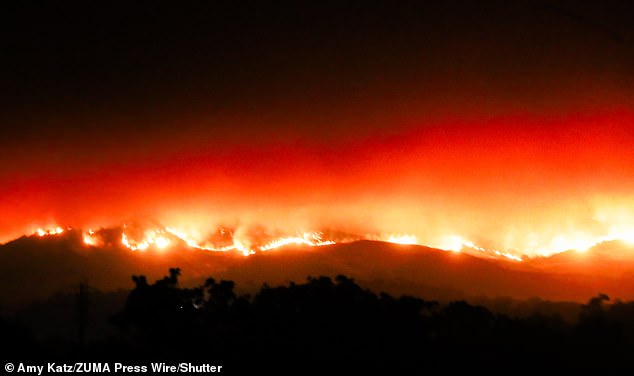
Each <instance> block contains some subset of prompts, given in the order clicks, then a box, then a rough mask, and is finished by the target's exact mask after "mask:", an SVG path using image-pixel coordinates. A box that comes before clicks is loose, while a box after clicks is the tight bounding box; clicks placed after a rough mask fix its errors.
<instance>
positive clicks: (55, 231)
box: [35, 226, 64, 237]
mask: <svg viewBox="0 0 634 376" xmlns="http://www.w3.org/2000/svg"><path fill="white" fill-rule="evenodd" d="M63 232H64V229H63V228H61V227H59V226H55V227H52V228H48V229H42V228H38V229H37V230H36V231H35V233H36V234H37V235H38V236H40V237H41V236H51V235H60V234H62V233H63Z"/></svg>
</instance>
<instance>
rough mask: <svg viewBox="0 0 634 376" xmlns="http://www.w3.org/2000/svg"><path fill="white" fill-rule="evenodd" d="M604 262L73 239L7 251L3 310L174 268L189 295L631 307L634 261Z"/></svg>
mask: <svg viewBox="0 0 634 376" xmlns="http://www.w3.org/2000/svg"><path fill="white" fill-rule="evenodd" d="M621 253H622V252H620V251H618V250H612V251H610V254H616V255H618V254H621ZM605 254H606V251H605V250H602V249H596V250H591V251H590V252H589V253H586V254H577V253H574V254H573V253H566V254H561V255H555V256H552V257H549V258H542V259H534V260H529V261H526V262H523V263H516V262H510V261H504V260H495V259H490V258H487V259H484V258H478V257H475V256H472V255H469V254H464V253H454V252H445V251H441V250H438V249H433V248H428V247H423V246H414V245H397V244H391V243H384V242H377V241H357V242H352V243H346V244H336V245H330V246H323V247H319V248H307V247H301V246H287V247H285V248H283V249H277V250H272V251H267V252H262V253H258V254H255V255H252V256H249V257H244V256H242V255H240V254H236V253H225V252H209V251H203V250H198V249H194V248H190V247H188V246H187V245H186V244H181V245H176V246H174V247H172V248H170V249H168V250H166V251H163V252H159V251H156V250H148V251H146V252H132V251H130V250H129V249H126V248H124V247H121V246H120V245H119V244H118V243H117V242H113V243H112V244H106V245H104V246H101V247H86V246H85V245H84V244H82V241H81V233H80V232H78V231H74V230H73V231H68V232H65V233H64V234H61V235H59V236H51V237H43V238H40V237H23V238H20V239H17V240H15V241H13V242H10V243H7V244H4V245H2V246H0V299H1V300H0V301H1V302H2V303H1V304H2V307H1V308H2V309H4V310H7V311H12V310H14V309H16V308H19V307H24V306H25V305H26V304H28V303H29V302H31V301H33V300H37V299H44V298H46V297H48V296H50V295H51V294H53V293H56V292H62V293H63V292H72V291H75V289H76V288H77V285H78V284H79V283H80V282H86V283H88V284H90V285H91V286H94V287H95V288H98V289H100V290H102V291H116V290H118V289H121V288H126V286H127V285H128V281H129V276H130V275H131V274H135V273H142V274H144V275H146V276H148V278H159V277H160V276H161V275H162V274H163V271H164V270H166V268H169V267H170V266H171V265H179V266H180V267H182V268H183V269H186V270H188V271H189V272H188V276H187V278H186V279H185V280H183V281H181V283H182V284H183V285H185V286H187V285H195V284H199V283H201V282H202V281H203V280H204V279H205V278H206V276H208V275H215V276H217V277H218V278H222V279H230V280H233V281H235V282H236V283H237V284H238V286H240V289H241V290H240V291H241V292H251V293H252V292H254V291H256V290H257V289H258V288H259V286H261V284H262V283H269V284H280V283H287V282H289V281H293V280H295V281H296V280H302V279H303V278H305V276H307V275H330V276H334V275H338V274H344V275H348V276H350V277H352V278H355V280H357V281H359V282H361V283H363V284H364V285H366V286H368V287H370V288H374V289H377V290H381V291H387V292H389V293H393V294H412V295H418V296H426V297H428V298H430V299H437V300H444V301H446V300H452V299H465V298H468V299H470V298H474V297H489V298H493V297H502V296H506V297H511V298H515V299H527V298H532V297H540V298H542V299H546V300H574V301H579V302H580V301H585V300H586V299H587V297H588V296H592V295H594V294H596V293H597V292H599V291H603V292H606V293H608V294H610V295H611V296H615V297H619V298H622V299H632V298H634V279H632V278H629V277H630V276H631V271H632V270H634V261H631V260H628V259H623V258H619V259H614V258H610V257H608V256H606V255H605ZM624 254H626V253H624Z"/></svg>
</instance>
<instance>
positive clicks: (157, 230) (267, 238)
mask: <svg viewBox="0 0 634 376" xmlns="http://www.w3.org/2000/svg"><path fill="white" fill-rule="evenodd" d="M69 230H71V228H70V227H66V228H64V227H61V226H57V225H55V226H49V227H44V228H37V229H36V230H35V231H34V235H36V236H39V237H48V236H57V235H60V234H62V233H64V232H66V231H69ZM79 233H80V234H81V239H82V241H83V244H84V245H85V246H88V247H95V246H99V245H101V244H105V242H106V240H105V239H104V238H103V237H102V236H103V235H102V234H103V233H102V232H101V231H94V230H92V229H88V230H87V231H82V232H79ZM273 233H275V234H282V235H283V233H280V232H273ZM214 236H215V237H214V238H213V239H215V240H209V238H208V239H207V240H205V239H204V237H201V236H199V235H197V234H191V233H188V232H186V231H182V230H178V229H176V228H172V227H162V226H152V227H149V228H145V229H143V228H134V229H133V228H131V227H130V226H128V225H126V224H124V225H123V228H122V231H121V237H120V244H121V245H122V246H123V247H125V248H127V249H129V250H132V251H146V250H149V249H154V250H156V251H166V250H169V249H170V248H173V247H177V246H179V244H180V245H181V246H186V247H189V248H193V249H199V250H205V251H213V252H236V253H238V254H241V255H244V256H249V255H253V254H255V253H258V252H266V251H269V250H273V249H278V248H283V247H287V246H291V245H295V246H302V247H320V246H326V245H332V244H336V243H346V242H352V241H356V240H362V239H367V240H380V241H386V242H390V243H394V244H411V245H421V246H427V247H433V248H439V249H442V250H446V251H451V252H467V253H470V254H475V255H480V256H482V257H489V258H499V259H506V260H510V261H514V262H522V261H524V259H525V258H526V257H529V256H526V255H551V254H554V253H559V252H564V251H568V250H576V251H578V252H585V251H588V250H589V249H591V248H593V247H595V246H597V245H599V244H601V243H604V242H609V241H621V242H623V243H625V244H628V245H634V227H630V226H626V225H618V226H617V225H612V226H606V227H605V230H604V232H603V235H596V234H594V235H593V234H590V233H587V232H583V231H572V230H571V231H568V232H563V233H559V234H554V235H552V236H551V237H550V238H548V237H545V236H544V235H543V234H538V233H529V234H528V235H527V237H525V238H520V237H518V238H515V239H514V238H509V239H507V240H508V241H507V244H518V243H522V242H524V243H525V244H526V247H525V249H523V250H522V251H523V252H520V251H518V250H517V248H515V247H510V246H508V247H501V248H499V249H495V248H489V247H482V246H481V245H477V244H475V243H474V242H473V241H471V240H469V239H467V238H465V237H463V236H461V235H458V234H455V233H454V234H452V235H448V236H444V237H441V238H439V239H438V241H436V242H430V243H423V242H421V241H419V238H418V236H417V235H414V234H406V233H388V234H383V235H372V234H367V235H365V236H362V235H361V236H351V235H350V234H347V235H345V236H344V235H335V236H339V237H338V238H336V241H335V239H327V238H325V237H324V233H322V232H319V231H306V232H298V233H295V234H292V235H288V236H273V235H272V232H270V231H266V230H258V231H256V232H255V233H249V232H248V231H246V230H244V229H240V228H239V229H238V230H237V231H233V230H228V229H224V228H220V229H218V231H217V232H216V235H214ZM108 242H109V240H108Z"/></svg>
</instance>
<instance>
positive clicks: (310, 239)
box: [259, 232, 335, 251]
mask: <svg viewBox="0 0 634 376" xmlns="http://www.w3.org/2000/svg"><path fill="white" fill-rule="evenodd" d="M321 237H322V234H321V233H319V232H305V233H303V234H302V236H291V237H288V238H280V239H276V240H273V241H271V242H270V243H268V244H265V245H263V246H261V247H259V249H260V251H268V250H271V249H275V248H280V247H284V246H287V245H291V244H295V245H306V246H309V247H319V246H323V245H331V244H335V242H334V241H332V240H322V239H321Z"/></svg>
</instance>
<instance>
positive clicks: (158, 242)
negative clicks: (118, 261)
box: [121, 225, 171, 251]
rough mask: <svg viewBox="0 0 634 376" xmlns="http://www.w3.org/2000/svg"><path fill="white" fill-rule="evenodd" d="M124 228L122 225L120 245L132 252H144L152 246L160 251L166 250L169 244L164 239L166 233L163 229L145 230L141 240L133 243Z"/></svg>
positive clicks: (166, 239)
mask: <svg viewBox="0 0 634 376" xmlns="http://www.w3.org/2000/svg"><path fill="white" fill-rule="evenodd" d="M126 228H127V226H126V225H124V226H123V231H122V232H121V244H123V245H124V246H125V247H126V248H129V249H131V250H133V251H137V250H138V251H145V250H146V249H148V248H149V247H150V246H152V245H153V246H155V247H156V248H157V249H159V250H162V249H165V248H167V247H168V246H169V245H170V243H171V242H170V239H168V238H167V237H166V235H165V234H166V233H167V232H166V231H165V230H164V229H157V230H146V231H145V232H144V236H143V238H142V239H141V240H140V241H135V240H133V239H131V238H130V237H129V236H128V234H127V233H126Z"/></svg>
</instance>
